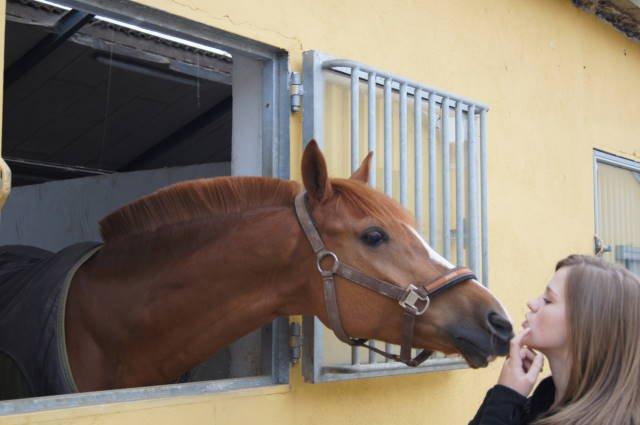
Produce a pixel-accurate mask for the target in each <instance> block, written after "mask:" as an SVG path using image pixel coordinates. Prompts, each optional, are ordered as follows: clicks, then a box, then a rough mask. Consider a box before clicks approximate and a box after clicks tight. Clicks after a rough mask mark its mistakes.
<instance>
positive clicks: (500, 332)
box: [487, 311, 513, 341]
mask: <svg viewBox="0 0 640 425" xmlns="http://www.w3.org/2000/svg"><path fill="white" fill-rule="evenodd" d="M487 324H488V326H489V329H490V330H491V332H492V333H493V334H494V335H495V336H497V337H498V338H500V339H501V340H503V341H509V340H510V339H511V338H512V337H513V327H512V326H511V322H509V321H508V320H507V319H505V318H504V317H503V316H502V315H501V314H499V313H496V312H495V311H492V312H491V313H489V315H488V316H487Z"/></svg>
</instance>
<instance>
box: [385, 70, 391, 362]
mask: <svg viewBox="0 0 640 425" xmlns="http://www.w3.org/2000/svg"><path fill="white" fill-rule="evenodd" d="M391 84H392V80H391V78H387V79H385V81H384V193H385V194H386V195H387V196H393V181H392V180H391V177H392V170H393V150H392V145H391V144H392V142H393V140H392V138H393V133H392V114H393V98H392V91H391ZM384 350H385V351H386V352H387V353H390V352H391V344H388V343H387V344H385V346H384ZM389 361H390V360H389V359H386V358H385V362H389Z"/></svg>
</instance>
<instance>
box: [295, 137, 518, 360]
mask: <svg viewBox="0 0 640 425" xmlns="http://www.w3.org/2000/svg"><path fill="white" fill-rule="evenodd" d="M371 157H372V153H369V155H367V157H366V158H365V159H364V161H363V162H362V164H361V166H360V168H359V169H358V170H357V171H355V172H354V173H353V175H352V176H351V178H350V179H333V178H329V176H328V173H327V166H326V162H325V160H324V157H323V155H322V153H321V151H320V149H319V148H318V146H317V144H316V142H315V141H311V142H310V143H309V144H308V145H307V147H306V149H305V151H304V154H303V158H302V177H303V182H304V187H305V190H306V195H305V200H304V207H302V206H301V205H302V204H301V203H299V204H298V205H297V207H298V209H299V210H306V211H308V213H307V214H308V216H309V219H308V221H309V223H312V224H311V225H310V224H308V223H307V224H306V225H307V227H310V226H311V227H313V228H314V229H315V230H316V234H317V237H316V239H321V242H317V241H316V242H315V243H314V242H313V241H312V242H311V247H312V248H313V250H314V251H315V252H316V256H315V257H311V256H309V257H307V258H309V262H311V261H314V262H316V265H315V266H313V265H311V264H308V268H310V270H309V273H310V276H311V278H310V281H311V285H310V289H309V290H310V291H311V292H312V293H311V299H312V300H313V304H314V306H313V310H314V312H315V314H316V315H317V316H318V317H319V318H320V319H321V320H322V321H323V323H325V324H326V325H327V326H329V327H330V328H332V329H333V330H334V332H336V334H337V335H338V337H339V338H340V339H342V340H344V341H345V342H356V341H360V342H361V341H363V340H365V339H377V340H382V341H386V342H389V343H393V344H402V345H403V346H404V345H407V334H409V335H408V338H409V341H410V346H413V347H414V348H423V349H425V350H433V351H440V352H443V353H447V354H449V353H460V354H462V356H463V357H464V358H465V360H466V361H467V362H468V363H469V365H470V366H471V367H473V368H476V367H484V366H486V365H487V364H488V362H489V361H491V360H492V358H493V357H494V356H496V355H505V354H506V353H507V351H508V345H509V340H510V339H511V338H512V337H513V332H512V326H511V323H510V320H509V317H508V315H507V312H506V310H505V309H504V308H503V307H502V305H501V304H500V302H499V301H498V300H497V299H496V298H495V297H494V296H493V295H492V294H491V293H490V292H489V291H488V290H487V289H486V288H485V287H484V286H482V285H481V284H480V283H479V282H478V281H477V280H476V279H475V276H472V275H471V274H470V273H468V270H467V273H465V272H464V271H463V272H461V273H458V272H457V270H455V268H454V266H453V265H452V264H451V263H449V262H448V261H447V260H446V259H444V258H443V257H442V256H440V255H439V254H438V253H437V252H435V251H434V250H433V249H432V248H431V247H430V246H429V245H428V244H427V243H426V242H425V240H424V239H423V238H422V237H421V236H420V233H419V232H418V231H417V230H416V228H415V224H414V221H413V218H412V216H411V214H410V213H409V212H408V211H406V210H405V209H404V208H403V207H402V206H401V205H400V204H399V203H398V202H396V201H394V200H393V199H392V198H390V197H388V196H386V195H384V194H382V193H381V192H379V191H377V190H375V189H374V188H372V187H370V186H369V185H368V184H367V181H368V179H369V169H370V167H371ZM300 202H302V201H300ZM301 215H302V216H304V212H303V211H299V219H300V217H301ZM300 223H301V224H302V225H303V228H304V226H305V225H304V220H303V219H300ZM306 232H307V236H308V238H309V239H310V240H311V239H313V237H312V236H309V234H310V233H313V232H314V231H313V230H309V229H307V230H306ZM307 246H309V244H307ZM343 265H344V267H343ZM338 266H340V270H338V269H339V267H338ZM316 268H317V269H318V270H315V269H316ZM354 274H355V278H354ZM329 275H331V276H329ZM362 276H364V277H362ZM443 276H445V278H443ZM456 276H457V278H456ZM329 277H331V278H332V279H334V281H332V282H328V281H327V279H328V278H329ZM367 279H369V280H370V281H373V283H371V284H370V285H369V286H367V285H363V284H362V282H361V281H365V282H367V281H368V280H367ZM447 279H449V280H447ZM439 280H440V281H441V282H440V284H439V286H438V288H437V289H438V290H437V293H436V292H433V293H429V291H427V290H426V289H425V288H427V287H428V288H431V287H430V286H429V285H428V284H429V283H430V282H438V281H439ZM358 281H360V282H359V284H354V282H356V283H358ZM334 282H335V283H334ZM434 288H435V287H434ZM332 291H333V294H332ZM383 293H386V295H384V294H383ZM332 297H333V298H332ZM332 310H333V313H332ZM336 317H337V318H336ZM408 320H410V322H408ZM407 323H410V326H407ZM345 337H346V339H345ZM358 339H360V340H358ZM403 351H404V350H403ZM407 351H409V350H407ZM408 364H409V363H408Z"/></svg>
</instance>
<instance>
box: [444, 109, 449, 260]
mask: <svg viewBox="0 0 640 425" xmlns="http://www.w3.org/2000/svg"><path fill="white" fill-rule="evenodd" d="M449 163H450V160H449V98H448V97H447V98H444V99H443V100H442V240H443V244H444V246H443V254H444V258H446V259H450V257H451V217H450V214H451V199H450V198H451V193H450V192H451V188H450V186H451V181H450V178H449V167H450V164H449Z"/></svg>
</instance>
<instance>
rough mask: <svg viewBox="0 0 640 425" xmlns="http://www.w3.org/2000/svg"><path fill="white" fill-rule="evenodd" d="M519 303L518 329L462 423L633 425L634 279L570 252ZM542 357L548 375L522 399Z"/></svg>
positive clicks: (636, 406) (639, 385) (638, 411)
mask: <svg viewBox="0 0 640 425" xmlns="http://www.w3.org/2000/svg"><path fill="white" fill-rule="evenodd" d="M527 306H528V307H529V310H530V311H529V312H528V313H527V315H526V320H525V321H524V323H523V324H522V326H523V328H524V330H523V331H522V332H521V333H520V334H518V335H517V336H516V337H515V338H513V340H512V341H511V348H510V354H509V358H508V359H507V360H506V361H505V363H504V366H503V368H502V372H501V373H500V378H499V380H498V384H497V385H496V386H495V387H493V388H492V389H491V390H489V392H488V393H487V395H486V397H485V399H484V402H483V403H482V406H481V407H480V409H479V410H478V412H477V413H476V416H475V418H474V419H473V420H472V421H471V422H470V425H515V424H535V425H578V424H589V425H601V424H602V425H604V424H607V425H608V424H611V425H640V342H639V341H640V279H639V278H638V277H637V276H635V275H634V274H632V273H631V272H629V271H627V270H625V269H624V268H622V267H620V266H617V265H613V264H610V263H607V262H606V261H604V260H602V259H600V258H597V257H589V256H582V255H571V256H569V257H567V258H565V259H564V260H561V261H560V262H559V263H558V264H557V265H556V272H555V274H554V275H553V277H552V278H551V281H550V282H549V284H548V285H547V287H546V289H545V291H544V293H543V294H542V295H540V296H539V297H538V298H536V299H534V300H531V301H529V303H528V304H527ZM533 350H536V351H537V353H536V352H535V351H533ZM543 355H544V357H546V358H547V360H548V362H549V365H550V368H551V376H550V377H548V378H546V379H544V380H543V381H542V382H541V383H540V384H539V385H538V387H537V388H536V390H535V391H534V393H533V396H532V397H531V398H528V399H527V396H528V395H529V393H530V392H531V390H532V389H533V386H534V384H535V382H536V380H537V378H538V375H539V374H540V371H541V369H542V363H543Z"/></svg>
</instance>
